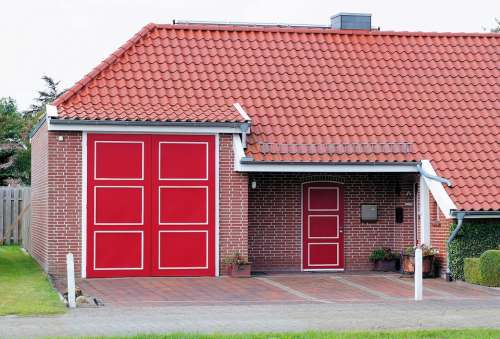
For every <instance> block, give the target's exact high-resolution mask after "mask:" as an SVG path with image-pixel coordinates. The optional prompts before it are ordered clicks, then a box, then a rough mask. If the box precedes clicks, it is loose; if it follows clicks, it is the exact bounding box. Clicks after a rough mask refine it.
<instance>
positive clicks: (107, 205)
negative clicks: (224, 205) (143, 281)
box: [86, 134, 215, 277]
mask: <svg viewBox="0 0 500 339" xmlns="http://www.w3.org/2000/svg"><path fill="white" fill-rule="evenodd" d="M87 153H88V158H87V164H88V166H87V233H86V235H87V266H86V268H87V276H88V277H125V276H127V277H128V276H151V275H158V276H200V275H214V274H215V138H214V137H213V136H183V135H154V136H153V135H126V134H89V135H88V136H87Z"/></svg>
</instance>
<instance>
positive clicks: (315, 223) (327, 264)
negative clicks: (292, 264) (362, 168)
mask: <svg viewBox="0 0 500 339" xmlns="http://www.w3.org/2000/svg"><path fill="white" fill-rule="evenodd" d="M302 201H303V206H302V208H303V210H302V228H303V229H302V242H303V245H302V268H303V269H304V270H322V269H329V270H331V269H343V268H344V233H343V224H344V196H343V189H342V186H340V185H338V184H334V183H329V182H314V183H305V184H304V185H303V187H302Z"/></svg>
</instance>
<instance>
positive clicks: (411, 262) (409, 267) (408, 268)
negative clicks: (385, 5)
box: [402, 255, 434, 276]
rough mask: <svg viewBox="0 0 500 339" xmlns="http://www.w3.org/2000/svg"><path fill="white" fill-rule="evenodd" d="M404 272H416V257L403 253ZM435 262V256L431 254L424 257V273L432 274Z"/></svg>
mask: <svg viewBox="0 0 500 339" xmlns="http://www.w3.org/2000/svg"><path fill="white" fill-rule="evenodd" d="M402 258H403V260H402V261H403V265H402V266H403V273H406V274H413V273H415V257H414V256H410V255H403V256H402ZM433 263H434V256H433V255H429V256H425V257H423V258H422V275H426V276H428V275H431V273H432V268H433Z"/></svg>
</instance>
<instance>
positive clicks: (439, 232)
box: [429, 196, 455, 274]
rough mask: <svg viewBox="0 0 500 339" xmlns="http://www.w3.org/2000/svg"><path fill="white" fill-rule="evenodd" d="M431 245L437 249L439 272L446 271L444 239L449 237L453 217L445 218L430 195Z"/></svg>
mask: <svg viewBox="0 0 500 339" xmlns="http://www.w3.org/2000/svg"><path fill="white" fill-rule="evenodd" d="M429 205H430V219H431V246H432V247H436V248H437V249H438V250H439V254H438V255H437V260H438V262H439V265H440V267H441V273H442V274H443V273H446V257H447V254H446V241H447V240H448V238H449V237H450V227H451V224H452V223H453V222H454V221H455V219H446V218H445V217H444V215H443V213H441V211H440V210H439V207H438V206H437V203H436V202H435V200H434V199H432V196H431V198H430V202H429Z"/></svg>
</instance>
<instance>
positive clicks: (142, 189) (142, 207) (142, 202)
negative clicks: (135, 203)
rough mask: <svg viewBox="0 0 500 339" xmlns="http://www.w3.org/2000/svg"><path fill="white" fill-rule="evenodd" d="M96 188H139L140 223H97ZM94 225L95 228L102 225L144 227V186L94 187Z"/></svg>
mask: <svg viewBox="0 0 500 339" xmlns="http://www.w3.org/2000/svg"><path fill="white" fill-rule="evenodd" d="M97 188H140V189H141V222H140V223H137V222H122V223H118V222H99V223H98V222H97V216H96V206H97V199H96V193H97ZM94 225H96V226H99V225H101V226H103V225H116V226H121V225H135V226H137V225H140V226H142V225H144V186H97V185H96V186H94Z"/></svg>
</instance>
